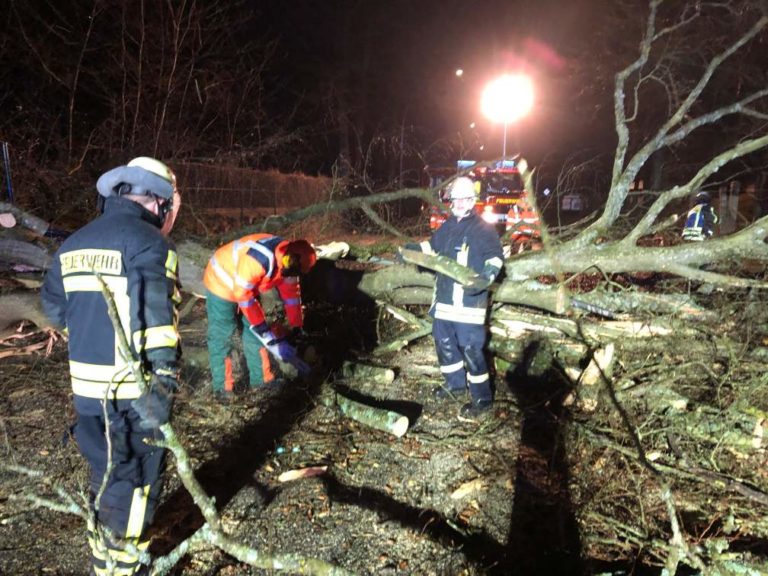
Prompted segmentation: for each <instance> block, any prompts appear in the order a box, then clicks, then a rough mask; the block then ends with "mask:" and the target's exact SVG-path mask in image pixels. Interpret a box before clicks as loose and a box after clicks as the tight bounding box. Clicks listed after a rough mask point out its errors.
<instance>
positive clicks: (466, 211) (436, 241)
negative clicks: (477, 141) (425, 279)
mask: <svg viewBox="0 0 768 576" xmlns="http://www.w3.org/2000/svg"><path fill="white" fill-rule="evenodd" d="M450 199H451V212H452V216H451V217H450V218H448V220H446V221H445V223H444V224H443V225H442V226H440V228H438V229H437V230H436V231H435V233H434V234H433V235H432V238H430V240H429V241H425V242H422V243H421V244H418V245H413V244H409V245H407V246H406V247H407V248H411V249H420V250H421V251H422V252H425V253H428V254H439V255H441V256H447V257H448V258H451V259H452V260H455V261H456V262H458V263H459V264H462V265H464V266H467V267H468V268H471V269H472V270H474V271H475V272H476V273H477V275H476V277H475V281H474V283H473V285H471V286H462V285H461V284H459V283H458V282H455V281H454V280H453V279H452V278H449V277H448V276H445V275H443V274H438V275H437V279H436V282H435V294H434V298H433V304H432V307H431V309H430V315H431V316H432V317H433V318H434V321H433V323H432V335H433V336H434V339H435V348H436V350H437V359H438V363H439V364H440V372H441V373H442V375H443V378H444V379H445V385H444V386H443V387H439V388H436V389H435V391H434V393H435V396H437V397H438V398H441V399H443V398H448V397H451V396H460V395H464V394H466V392H467V389H469V394H470V399H471V401H470V402H468V403H466V404H464V405H463V406H462V407H461V414H462V415H463V416H467V417H477V416H479V415H480V414H482V413H483V412H486V411H488V410H489V409H490V408H491V406H492V404H493V395H492V390H491V382H490V375H489V373H488V364H487V361H486V359H485V353H484V348H485V342H486V328H485V317H486V309H487V307H488V287H489V286H490V284H491V283H492V282H493V281H494V279H495V278H496V276H498V274H499V272H500V271H501V267H502V265H503V263H504V261H503V253H502V249H501V242H500V241H499V236H498V234H497V233H496V230H495V229H494V227H493V226H492V225H490V224H487V223H486V222H484V221H483V220H482V219H481V218H480V217H478V216H477V214H476V213H475V211H474V207H475V190H474V185H473V183H472V180H471V179H469V178H465V177H461V178H457V179H456V180H454V181H453V183H452V185H451V189H450Z"/></svg>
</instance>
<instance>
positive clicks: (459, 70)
mask: <svg viewBox="0 0 768 576" xmlns="http://www.w3.org/2000/svg"><path fill="white" fill-rule="evenodd" d="M462 76H464V70H462V69H461V68H457V69H456V77H457V78H461V77H462Z"/></svg>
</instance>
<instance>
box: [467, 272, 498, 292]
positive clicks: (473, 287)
mask: <svg viewBox="0 0 768 576" xmlns="http://www.w3.org/2000/svg"><path fill="white" fill-rule="evenodd" d="M492 282H493V280H491V279H490V278H486V277H485V276H482V275H480V274H477V275H476V276H474V277H473V278H472V279H471V281H470V283H469V284H467V285H465V286H464V294H466V295H467V296H477V295H479V294H482V293H483V292H485V291H486V290H488V287H489V286H490V285H491V283H492Z"/></svg>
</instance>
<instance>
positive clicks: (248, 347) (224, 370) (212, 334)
mask: <svg viewBox="0 0 768 576" xmlns="http://www.w3.org/2000/svg"><path fill="white" fill-rule="evenodd" d="M205 298H206V300H205V307H206V311H207V313H208V358H209V361H210V366H211V376H212V377H213V381H212V386H213V391H214V392H220V391H223V390H227V391H232V390H233V389H234V385H235V378H234V376H233V374H234V369H233V362H232V337H233V336H234V333H235V330H236V329H237V330H240V331H241V333H242V340H243V352H244V354H245V361H246V364H247V365H248V382H249V384H250V386H251V387H252V388H255V387H258V386H261V385H262V384H264V382H265V380H266V381H270V380H271V379H272V373H271V367H270V362H269V356H268V355H267V351H266V349H265V348H264V346H263V345H262V344H261V342H260V341H259V339H258V338H256V336H254V335H253V333H252V332H251V331H250V330H249V329H248V327H249V324H248V320H246V319H245V317H244V316H243V315H242V314H241V313H240V312H239V309H238V306H237V303H236V302H230V301H228V300H224V299H223V298H219V297H218V296H216V295H215V294H212V293H211V292H210V291H206V296H205Z"/></svg>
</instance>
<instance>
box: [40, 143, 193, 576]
mask: <svg viewBox="0 0 768 576" xmlns="http://www.w3.org/2000/svg"><path fill="white" fill-rule="evenodd" d="M96 188H97V190H98V192H99V195H100V197H99V201H100V205H101V208H102V214H101V216H99V217H98V218H96V219H95V220H94V221H93V222H91V223H89V224H87V225H86V226H84V227H83V228H81V229H80V230H78V231H77V232H75V233H74V234H72V235H71V236H70V237H69V238H68V239H67V240H66V241H65V242H64V243H63V244H62V246H61V248H59V250H58V251H57V252H56V255H55V256H54V258H53V263H52V264H51V268H50V270H49V271H48V274H47V275H46V277H45V281H44V283H43V288H42V291H41V297H42V304H43V309H44V310H45V313H46V315H47V316H48V317H49V318H50V320H51V321H52V323H53V324H54V326H56V327H65V328H66V331H67V334H68V337H69V371H70V375H71V379H72V392H73V403H74V407H75V412H76V413H77V423H76V424H75V427H74V436H75V440H77V444H78V447H79V448H80V452H81V453H82V454H83V456H84V457H85V458H86V460H88V463H89V464H90V469H91V470H90V473H91V475H90V504H91V509H92V517H93V520H94V522H95V524H92V523H90V522H89V525H88V544H89V545H90V547H91V552H92V558H91V568H92V571H91V574H96V575H102V574H105V575H106V574H115V575H120V576H131V575H135V574H148V573H149V572H148V571H147V567H146V566H143V565H142V564H141V563H140V561H139V555H138V552H140V551H145V550H146V549H147V546H148V544H149V542H148V541H147V540H145V536H144V534H145V532H146V529H147V527H148V526H149V524H150V523H151V522H152V518H153V516H154V512H155V508H156V506H157V501H158V498H159V495H160V488H161V487H162V473H163V470H164V465H165V449H164V448H159V447H157V446H156V445H155V443H156V441H158V440H162V438H163V434H162V432H161V431H160V426H162V425H163V424H165V423H167V422H168V421H169V419H170V415H171V408H172V404H173V394H174V392H175V391H176V388H177V385H178V374H179V357H180V354H181V349H180V344H179V331H178V325H177V319H178V310H177V306H178V304H179V302H180V301H181V295H180V293H179V282H178V271H177V262H178V258H177V256H176V249H175V247H174V245H173V243H172V242H171V241H170V240H169V239H168V238H167V237H166V236H167V235H168V233H169V232H170V231H171V228H172V227H173V223H174V220H175V218H176V214H177V212H178V210H179V206H180V204H181V196H180V195H179V192H178V190H177V188H176V176H175V175H174V173H173V172H172V171H171V169H170V168H168V166H166V165H165V164H163V163H162V162H160V161H158V160H155V159H154V158H147V157H139V158H134V159H133V160H131V161H130V162H128V164H127V165H125V166H118V167H117V168H113V169H112V170H110V171H108V172H106V173H104V174H102V176H101V177H100V178H99V180H98V182H97V183H96ZM97 275H98V276H97ZM101 282H104V284H106V286H107V287H108V289H109V290H110V292H111V294H112V298H113V300H114V303H115V306H116V308H117V311H118V315H119V316H120V320H121V321H122V324H123V327H124V330H125V332H126V334H125V336H126V339H127V340H128V342H129V345H130V346H131V350H130V351H129V353H130V354H131V355H132V356H133V358H124V357H123V356H122V355H121V353H120V340H119V338H118V335H117V333H116V332H115V329H114V326H113V324H112V321H111V319H110V317H109V315H108V312H107V301H106V299H105V297H104V294H103V292H102V284H101ZM133 359H136V360H138V361H139V362H140V363H141V364H142V366H143V368H144V373H145V374H146V375H147V376H148V377H149V379H148V382H147V383H146V384H145V386H144V391H143V392H142V391H141V387H140V386H139V384H138V383H137V382H136V380H135V378H134V374H133V372H132V370H131V364H132V360H133ZM107 472H109V473H108V474H107Z"/></svg>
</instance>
